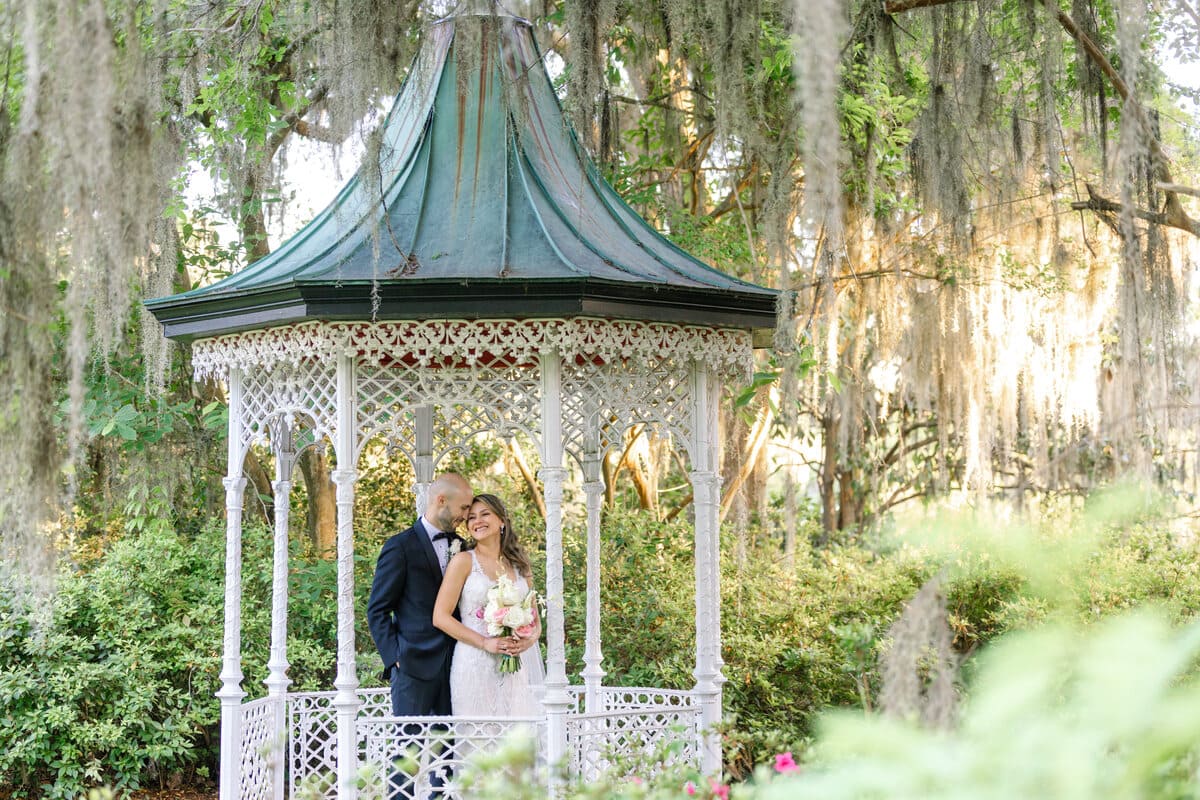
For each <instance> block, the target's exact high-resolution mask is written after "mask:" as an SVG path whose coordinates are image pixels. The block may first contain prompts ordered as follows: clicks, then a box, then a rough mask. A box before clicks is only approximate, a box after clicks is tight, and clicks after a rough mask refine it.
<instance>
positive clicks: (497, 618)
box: [492, 606, 508, 622]
mask: <svg viewBox="0 0 1200 800" xmlns="http://www.w3.org/2000/svg"><path fill="white" fill-rule="evenodd" d="M507 616H508V607H507V606H501V607H500V608H497V609H496V610H495V611H493V612H492V622H501V621H503V619H504V618H505V617H507Z"/></svg>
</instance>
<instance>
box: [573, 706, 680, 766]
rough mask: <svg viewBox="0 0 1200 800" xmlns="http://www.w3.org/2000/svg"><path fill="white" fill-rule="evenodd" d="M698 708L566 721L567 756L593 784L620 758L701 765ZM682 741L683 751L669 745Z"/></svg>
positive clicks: (608, 713) (582, 716) (638, 711)
mask: <svg viewBox="0 0 1200 800" xmlns="http://www.w3.org/2000/svg"><path fill="white" fill-rule="evenodd" d="M699 722H700V712H699V709H696V708H684V707H676V708H666V707H664V708H648V709H630V708H627V709H622V710H619V711H603V712H600V713H596V714H586V713H585V714H579V715H576V716H571V717H568V718H567V752H568V753H569V754H570V759H571V771H572V774H574V775H575V776H577V777H578V778H580V779H582V780H584V781H594V780H596V779H598V778H599V777H600V776H601V775H602V774H604V773H605V772H608V771H609V770H611V769H612V768H613V767H614V764H615V763H616V762H617V761H618V760H622V759H634V760H637V759H644V760H650V761H652V762H653V763H655V764H656V765H657V766H659V767H660V768H661V767H669V766H673V765H675V764H691V765H698V764H699V758H700V754H699V751H698V748H697V731H698V729H699V727H698V726H699ZM674 743H682V747H676V748H669V747H668V745H671V744H674Z"/></svg>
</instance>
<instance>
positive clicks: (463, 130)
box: [146, 13, 776, 340]
mask: <svg viewBox="0 0 1200 800" xmlns="http://www.w3.org/2000/svg"><path fill="white" fill-rule="evenodd" d="M384 126H385V127H384V130H383V132H382V139H381V145H380V147H379V150H378V156H377V161H375V159H373V158H371V157H369V158H370V160H369V161H368V163H367V164H365V165H364V166H363V167H362V168H360V170H359V172H358V174H357V175H356V176H355V177H354V178H352V179H351V180H350V181H349V183H347V184H346V185H345V187H343V188H342V190H341V191H340V192H339V193H338V195H337V197H336V198H335V199H334V201H333V202H332V204H331V205H330V206H329V207H328V208H326V209H325V210H324V211H323V212H322V213H321V214H319V215H318V216H317V217H316V218H314V219H313V220H312V221H311V222H310V223H309V224H308V225H306V226H305V227H304V228H303V229H301V230H300V231H299V232H297V233H296V234H295V235H294V236H292V237H291V238H290V239H288V240H287V241H286V242H284V243H283V244H282V245H280V246H279V248H277V249H276V250H275V251H274V252H272V253H270V254H269V255H267V256H265V257H263V258H262V259H260V260H258V261H256V262H254V263H253V264H251V265H249V266H247V267H246V268H245V269H242V270H240V271H239V272H237V273H235V274H233V275H230V276H229V277H227V278H225V279H223V280H221V281H219V282H217V283H214V284H212V285H210V286H205V287H202V288H199V289H195V290H193V291H190V292H186V293H183V294H177V295H173V296H170V297H163V298H158V299H154V300H149V301H147V303H146V305H147V307H148V308H149V309H150V310H151V312H152V313H153V314H154V315H155V317H157V318H158V320H159V321H160V322H161V323H163V325H164V327H165V332H166V335H167V336H169V337H171V338H175V339H181V340H192V339H196V338H206V337H209V336H215V335H220V334H224V333H231V332H235V331H243V330H251V329H256V328H266V327H273V326H277V325H282V324H289V323H295V322H302V321H307V320H318V319H319V320H350V319H353V320H413V319H436V318H458V319H486V318H518V319H520V318H535V317H538V318H545V317H573V316H586V317H601V318H609V319H632V320H647V321H658V322H675V323H683V324H701V325H710V326H714V327H729V328H741V329H748V330H754V331H759V332H761V333H766V332H767V331H768V330H770V329H771V328H772V327H773V326H774V320H775V317H774V314H775V297H776V292H775V291H774V290H771V289H767V288H764V287H760V286H757V285H754V284H751V283H747V282H745V281H741V280H738V279H736V278H733V277H731V276H728V275H726V274H725V273H723V272H720V271H718V270H716V269H713V268H712V267H710V266H708V265H707V264H705V263H703V262H701V261H700V260H698V259H696V258H695V257H693V256H691V255H689V254H688V253H686V252H684V251H683V250H681V249H680V248H678V247H677V246H675V245H674V244H672V243H671V242H670V241H669V240H667V239H666V238H665V237H663V236H662V235H660V234H659V233H658V232H657V231H655V230H654V229H653V228H652V227H651V226H650V225H649V224H648V223H646V221H645V220H643V219H642V218H641V217H640V216H639V215H638V214H637V213H636V212H634V211H633V209H631V208H630V207H629V206H628V205H626V204H625V202H624V201H622V199H621V198H620V197H619V196H618V195H617V193H616V192H615V191H614V190H613V188H612V187H611V186H609V185H608V183H606V182H605V181H604V179H603V178H602V177H601V175H600V174H599V171H598V170H597V168H596V165H595V164H594V163H593V162H592V160H591V159H590V158H589V157H588V155H587V154H586V152H585V151H584V149H583V148H582V146H581V145H580V144H579V142H578V140H577V139H576V137H575V135H574V133H573V131H572V130H571V129H570V127H569V126H568V124H567V123H566V121H565V119H564V117H563V114H562V109H561V108H560V106H559V103H558V99H557V97H556V96H555V93H554V89H553V86H552V85H551V82H550V79H549V76H548V75H547V74H546V71H545V69H544V67H543V64H542V58H541V55H540V53H539V52H538V50H537V47H536V45H535V43H534V39H533V36H532V32H531V30H530V25H529V23H528V22H526V21H525V20H521V19H518V18H515V17H512V16H503V15H493V14H477V13H471V14H460V15H456V16H451V17H447V18H446V19H443V20H441V21H439V22H436V23H433V24H432V25H431V26H430V27H429V28H428V30H427V32H426V35H425V41H424V43H423V46H422V49H421V52H420V54H419V55H418V56H417V59H416V61H415V62H414V65H413V67H412V69H411V71H410V74H409V76H408V78H407V79H406V80H405V82H404V85H403V86H402V87H401V90H400V92H399V94H398V95H397V97H396V100H395V103H394V105H393V107H392V109H391V111H390V113H389V114H388V117H387V119H386V121H385V122H384Z"/></svg>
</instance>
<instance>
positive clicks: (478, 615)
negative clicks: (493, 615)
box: [475, 608, 483, 619]
mask: <svg viewBox="0 0 1200 800" xmlns="http://www.w3.org/2000/svg"><path fill="white" fill-rule="evenodd" d="M475 619H483V609H482V608H477V609H475Z"/></svg>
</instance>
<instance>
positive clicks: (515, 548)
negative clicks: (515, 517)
mask: <svg viewBox="0 0 1200 800" xmlns="http://www.w3.org/2000/svg"><path fill="white" fill-rule="evenodd" d="M475 503H483V504H484V505H485V506H487V507H488V508H490V509H491V510H492V513H493V514H495V515H496V516H497V517H499V518H500V555H501V556H502V557H503V558H504V560H505V561H507V562H508V563H509V564H511V565H512V568H513V569H515V570H516V571H517V572H518V573H520V574H521V575H532V574H533V565H532V564H530V562H529V556H527V555H525V548H524V547H521V540H520V539H519V538H518V537H517V532H516V531H514V530H513V526H512V520H511V519H509V516H508V509H507V508H506V507H505V506H504V501H503V500H501V499H500V498H499V497H496V495H494V494H477V495H475V496H474V497H473V498H471V504H472V505H474V504H475Z"/></svg>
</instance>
